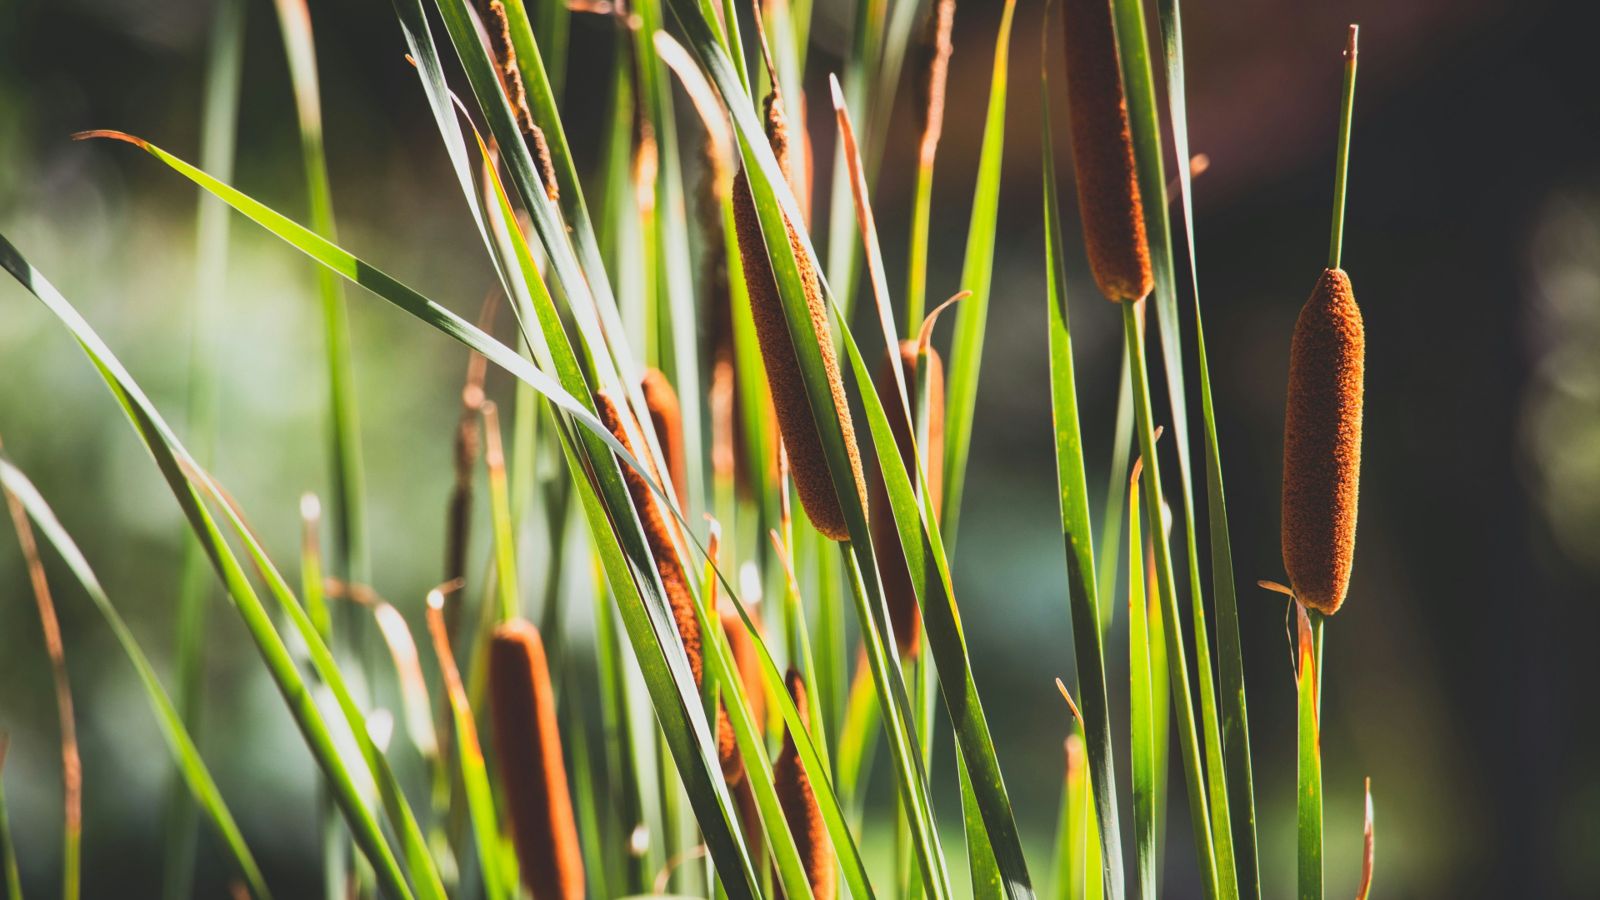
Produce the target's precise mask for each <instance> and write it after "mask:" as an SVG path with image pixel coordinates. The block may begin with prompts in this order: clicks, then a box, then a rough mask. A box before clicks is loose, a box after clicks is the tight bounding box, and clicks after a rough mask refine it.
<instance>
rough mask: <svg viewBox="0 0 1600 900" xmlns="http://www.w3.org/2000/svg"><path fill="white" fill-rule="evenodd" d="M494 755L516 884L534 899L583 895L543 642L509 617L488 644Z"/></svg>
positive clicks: (535, 631)
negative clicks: (515, 864) (519, 878)
mask: <svg viewBox="0 0 1600 900" xmlns="http://www.w3.org/2000/svg"><path fill="white" fill-rule="evenodd" d="M489 702H490V707H491V710H492V714H493V725H494V748H495V759H496V761H497V762H498V763H499V769H500V783H501V785H503V787H504V790H505V805H506V810H507V812H508V813H510V816H511V826H512V828H511V833H512V839H513V843H514V844H515V846H516V850H517V862H518V866H519V868H520V869H521V873H522V881H523V884H525V885H527V887H528V890H530V891H532V892H533V896H534V900H582V897H583V896H584V893H583V877H584V876H583V855H582V852H581V850H580V848H579V845H578V826H577V823H576V820H575V819H574V818H573V815H572V796H571V794H570V793H568V789H567V767H566V763H565V762H564V761H563V760H562V757H561V734H560V732H559V730H558V727H557V724H556V703H555V694H554V692H553V691H552V690H551V687H550V670H549V664H548V662H547V661H546V659H545V653H544V642H543V641H542V640H540V638H539V630H538V629H537V628H535V627H534V626H533V625H532V624H531V623H529V622H527V621H524V620H521V619H514V620H512V621H510V622H506V623H504V624H502V625H500V626H499V627H497V628H496V629H495V630H494V636H493V638H492V639H491V640H490V643H489Z"/></svg>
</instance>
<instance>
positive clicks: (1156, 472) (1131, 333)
mask: <svg viewBox="0 0 1600 900" xmlns="http://www.w3.org/2000/svg"><path fill="white" fill-rule="evenodd" d="M1140 302H1141V303H1142V302H1144V301H1140ZM1120 305H1121V307H1122V330H1123V336H1124V338H1125V340H1126V342H1127V347H1128V361H1129V371H1130V372H1131V374H1132V376H1133V400H1134V403H1133V411H1134V425H1135V430H1136V431H1137V432H1138V435H1139V452H1140V453H1141V454H1142V455H1143V456H1144V502H1145V517H1146V518H1147V519H1148V520H1149V521H1151V522H1154V523H1159V522H1160V521H1161V465H1160V462H1159V461H1158V459H1157V457H1156V447H1155V443H1156V442H1155V429H1154V428H1153V426H1152V425H1151V422H1150V419H1151V411H1150V375H1149V368H1148V365H1147V363H1146V360H1145V355H1144V329H1143V327H1142V326H1141V324H1140V321H1139V312H1140V311H1139V308H1138V307H1139V304H1138V303H1122V304H1120ZM1154 538H1155V540H1154V541H1153V543H1154V544H1155V550H1156V587H1157V590H1158V592H1159V594H1160V597H1161V609H1162V612H1163V613H1164V614H1165V615H1164V618H1165V619H1166V633H1167V635H1166V636H1167V663H1168V667H1169V669H1170V670H1171V679H1172V691H1173V694H1174V697H1173V700H1174V704H1173V705H1174V707H1175V708H1176V710H1177V713H1178V720H1179V725H1180V730H1179V731H1178V738H1179V745H1180V750H1181V752H1182V754H1183V774H1184V780H1185V781H1186V782H1187V783H1188V788H1189V816H1190V818H1191V819H1192V820H1193V821H1192V825H1193V830H1194V842H1195V855H1196V857H1197V858H1198V860H1199V864H1200V873H1201V877H1202V878H1203V879H1204V883H1205V886H1206V896H1207V897H1212V898H1214V897H1217V896H1218V888H1217V861H1216V857H1215V854H1214V852H1213V845H1212V838H1211V818H1210V815H1209V813H1208V810H1207V803H1206V788H1205V775H1204V772H1203V771H1202V770H1201V766H1200V737H1199V733H1198V732H1197V730H1196V728H1195V721H1194V697H1193V695H1192V693H1191V692H1190V689H1189V662H1188V654H1187V653H1186V652H1185V650H1184V646H1183V644H1184V641H1183V620H1182V619H1181V618H1180V617H1179V614H1178V598H1177V595H1176V593H1175V592H1174V591H1173V586H1172V551H1171V549H1170V548H1169V546H1168V544H1167V541H1166V539H1165V537H1164V536H1163V535H1162V534H1160V533H1159V531H1158V532H1157V533H1156V534H1155V535H1154ZM1135 552H1137V551H1136V550H1135V549H1134V548H1129V553H1135Z"/></svg>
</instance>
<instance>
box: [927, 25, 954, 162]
mask: <svg viewBox="0 0 1600 900" xmlns="http://www.w3.org/2000/svg"><path fill="white" fill-rule="evenodd" d="M955 18H956V0H938V4H937V5H936V6H935V7H934V10H933V14H932V15H930V16H929V17H928V33H927V35H926V38H925V40H926V42H927V51H928V59H927V64H926V66H925V67H924V68H923V70H922V82H921V84H920V86H919V87H920V94H921V97H920V100H921V101H922V102H921V103H919V104H917V108H918V109H919V110H920V111H921V114H922V142H921V143H920V144H919V145H918V149H917V159H918V162H920V163H921V164H922V165H924V166H931V165H933V157H934V152H935V151H936V150H937V149H938V147H939V134H940V131H941V130H942V129H943V127H944V98H945V83H946V81H947V80H948V79H949V75H950V53H951V51H953V50H954V49H955V45H954V44H953V43H952V42H951V40H950V32H951V30H952V29H953V28H954V27H955Z"/></svg>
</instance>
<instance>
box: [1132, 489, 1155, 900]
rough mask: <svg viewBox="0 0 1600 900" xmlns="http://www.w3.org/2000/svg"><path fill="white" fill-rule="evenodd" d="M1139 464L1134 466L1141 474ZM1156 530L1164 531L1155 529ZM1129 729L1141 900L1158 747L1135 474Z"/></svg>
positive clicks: (1149, 899) (1149, 879) (1151, 872)
mask: <svg viewBox="0 0 1600 900" xmlns="http://www.w3.org/2000/svg"><path fill="white" fill-rule="evenodd" d="M1138 467H1139V464H1138V463H1134V468H1135V470H1137V469H1138ZM1152 525H1153V527H1158V528H1159V527H1160V525H1159V524H1158V523H1152ZM1128 546H1129V547H1130V548H1132V552H1130V553H1129V554H1128V675H1129V694H1128V711H1129V716H1128V719H1129V722H1128V729H1129V732H1130V735H1131V740H1130V743H1131V744H1132V751H1131V753H1130V755H1131V756H1132V757H1133V838H1134V846H1135V847H1136V848H1138V854H1139V896H1140V897H1142V898H1144V900H1155V897H1156V773H1155V764H1156V759H1155V757H1156V747H1155V722H1154V720H1153V718H1152V715H1151V712H1152V707H1153V703H1152V700H1151V691H1150V681H1151V674H1152V673H1151V669H1150V632H1149V613H1148V607H1147V605H1146V603H1145V594H1144V590H1145V588H1144V553H1143V552H1142V550H1143V548H1144V540H1143V539H1142V538H1141V537H1140V533H1139V481H1138V474H1137V471H1136V472H1135V474H1134V476H1133V481H1132V483H1131V484H1129V485H1128Z"/></svg>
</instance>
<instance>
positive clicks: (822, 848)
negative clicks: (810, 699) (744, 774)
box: [772, 667, 838, 900]
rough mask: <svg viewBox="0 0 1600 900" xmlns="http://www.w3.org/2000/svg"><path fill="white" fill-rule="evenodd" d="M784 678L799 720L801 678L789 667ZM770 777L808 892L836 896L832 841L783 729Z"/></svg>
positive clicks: (819, 897) (821, 897)
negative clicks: (775, 789)
mask: <svg viewBox="0 0 1600 900" xmlns="http://www.w3.org/2000/svg"><path fill="white" fill-rule="evenodd" d="M784 680H785V682H786V683H787V684H788V687H789V696H791V697H793V698H794V705H795V710H796V711H797V712H799V713H800V718H801V719H802V720H808V719H809V717H810V713H809V711H808V710H807V704H806V683H805V679H803V678H801V677H800V672H799V671H798V670H796V669H794V668H793V667H791V668H790V669H789V674H788V676H787V677H786V678H785V679H784ZM772 779H773V781H774V782H775V784H776V786H777V789H778V805H779V806H781V807H782V808H783V817H784V819H785V820H787V821H788V823H789V831H790V832H791V833H792V834H793V835H794V845H795V849H796V850H799V851H800V863H801V865H802V866H804V867H805V870H806V880H807V881H808V882H810V884H811V894H812V896H814V897H815V898H816V900H834V898H835V897H836V896H838V885H837V882H836V880H835V875H834V868H835V865H834V856H833V843H832V842H831V841H829V839H828V825H827V822H825V821H824V820H823V818H822V811H821V810H820V809H818V808H817V796H816V794H814V793H812V790H811V780H810V779H809V778H807V777H806V772H805V767H804V766H803V765H802V764H801V762H800V751H799V750H798V749H796V747H795V745H794V737H793V735H791V734H789V733H788V732H785V733H784V737H783V752H782V753H780V754H778V760H777V762H775V763H773V766H772Z"/></svg>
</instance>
